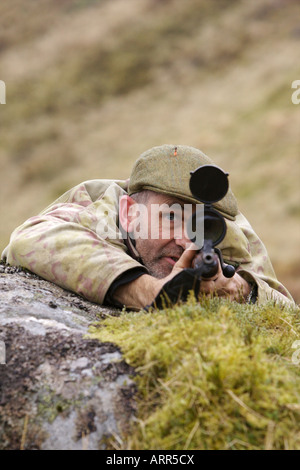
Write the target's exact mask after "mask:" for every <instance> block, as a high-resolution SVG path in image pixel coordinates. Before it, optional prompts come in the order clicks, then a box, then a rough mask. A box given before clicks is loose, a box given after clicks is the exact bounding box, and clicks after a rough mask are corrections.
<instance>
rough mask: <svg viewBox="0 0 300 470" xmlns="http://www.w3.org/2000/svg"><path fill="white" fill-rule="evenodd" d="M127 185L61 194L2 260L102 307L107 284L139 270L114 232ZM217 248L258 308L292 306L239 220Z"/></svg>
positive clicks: (15, 238)
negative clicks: (253, 292)
mask: <svg viewBox="0 0 300 470" xmlns="http://www.w3.org/2000/svg"><path fill="white" fill-rule="evenodd" d="M127 190H128V180H126V181H118V180H91V181H86V182H84V183H81V184H79V185H78V186H76V187H74V188H73V189H71V190H69V191H68V192H66V193H65V194H63V195H62V196H61V197H60V198H59V199H57V200H56V201H55V202H54V203H53V204H51V205H50V206H49V207H48V208H47V209H45V210H44V211H43V212H41V213H40V214H39V215H38V216H36V217H31V218H30V219H28V220H27V221H26V222H25V223H24V224H23V225H21V226H20V227H18V228H17V229H16V230H15V231H14V232H13V233H12V235H11V239H10V243H9V245H8V246H7V247H6V248H5V250H4V252H3V253H2V258H3V259H4V260H5V261H6V262H8V263H9V264H11V265H16V266H23V267H25V268H27V269H29V270H30V271H32V272H34V273H36V274H38V275H39V276H41V277H43V278H44V279H47V280H49V281H51V282H54V283H56V284H58V285H59V286H61V287H63V288H65V289H68V290H71V291H73V292H76V293H78V294H81V295H82V296H84V297H85V298H87V299H89V300H91V301H93V302H96V303H99V304H102V303H103V301H104V298H105V295H106V293H107V291H108V289H109V287H110V286H111V284H112V283H113V282H114V281H115V280H116V279H117V278H118V277H119V276H120V275H121V274H123V273H124V272H126V271H128V270H130V269H132V268H135V267H141V264H140V263H139V262H138V261H137V260H135V259H133V258H132V257H131V256H130V254H129V252H128V249H127V247H126V244H125V243H124V240H123V239H122V237H121V235H120V238H117V239H116V236H115V234H116V232H118V228H117V223H118V206H119V198H120V197H121V196H122V195H124V194H127ZM226 223H227V229H228V230H227V234H226V237H225V239H224V240H223V242H222V243H221V244H220V245H219V248H220V249H221V250H222V253H223V257H224V260H225V262H226V261H227V262H231V263H237V264H239V270H238V272H239V274H240V275H241V276H242V277H244V278H245V279H247V280H249V281H251V282H254V283H256V284H257V286H258V298H257V302H258V303H260V304H261V303H265V302H266V301H268V300H274V301H275V302H277V303H278V302H279V303H284V304H288V305H294V302H293V300H292V297H291V296H290V294H289V293H288V291H287V290H286V289H285V287H284V286H283V285H282V284H280V283H279V282H278V280H277V279H276V275H275V273H274V271H273V268H272V265H271V262H270V259H269V257H268V254H267V251H266V249H265V247H264V245H263V243H262V242H261V240H260V239H259V238H258V237H257V235H256V234H255V232H254V231H253V229H252V228H251V226H250V224H249V223H248V221H247V220H246V219H245V217H244V216H243V215H242V214H240V213H238V215H237V216H236V219H235V220H230V219H229V218H228V219H226Z"/></svg>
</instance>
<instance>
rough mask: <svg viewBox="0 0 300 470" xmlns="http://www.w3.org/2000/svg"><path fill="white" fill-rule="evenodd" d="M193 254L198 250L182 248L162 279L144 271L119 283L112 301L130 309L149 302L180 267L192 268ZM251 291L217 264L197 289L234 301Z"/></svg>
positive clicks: (240, 299)
mask: <svg viewBox="0 0 300 470" xmlns="http://www.w3.org/2000/svg"><path fill="white" fill-rule="evenodd" d="M196 253H197V250H192V249H187V250H185V251H184V252H183V253H182V255H181V257H180V258H179V260H178V261H177V262H176V263H175V264H174V266H173V269H172V271H171V273H170V274H169V275H168V276H166V277H164V278H162V279H156V278H155V277H153V276H150V275H148V274H144V275H142V276H140V277H139V278H137V279H135V280H134V281H132V282H129V283H128V284H125V285H123V286H120V287H119V288H118V289H117V290H116V292H115V294H114V298H115V300H117V301H118V302H120V303H121V304H122V305H126V306H127V307H128V308H131V309H133V310H135V309H141V308H144V307H146V306H147V305H151V304H152V302H153V301H154V299H155V298H156V296H157V295H158V293H159V292H160V291H161V289H162V288H163V286H164V285H165V284H166V283H167V282H168V281H170V280H171V279H173V278H174V277H175V276H176V275H177V274H179V273H180V272H181V271H182V270H183V269H186V268H191V266H192V261H193V258H194V256H195V255H196ZM250 290H251V288H250V285H249V284H248V282H247V281H245V280H244V279H243V278H242V277H241V276H239V274H238V273H235V275H234V276H233V277H232V278H229V279H228V278H226V277H224V275H223V272H222V269H221V266H220V263H219V270H218V272H217V274H216V275H215V276H214V277H213V278H211V279H201V284H200V292H203V293H206V294H209V293H212V294H216V295H218V296H219V297H226V298H229V299H230V300H236V301H237V302H243V301H245V299H246V298H247V296H248V295H249V293H250Z"/></svg>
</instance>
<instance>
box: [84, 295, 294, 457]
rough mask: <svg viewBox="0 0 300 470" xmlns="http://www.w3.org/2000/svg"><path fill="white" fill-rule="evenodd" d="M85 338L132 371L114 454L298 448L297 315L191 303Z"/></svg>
mask: <svg viewBox="0 0 300 470" xmlns="http://www.w3.org/2000/svg"><path fill="white" fill-rule="evenodd" d="M91 334H92V336H93V337H96V338H99V339H100V340H101V341H112V342H114V343H117V344H118V345H119V346H120V347H121V349H122V351H123V353H124V355H125V358H126V360H127V362H129V363H130V364H131V365H132V366H133V367H135V368H136V370H137V372H138V376H137V378H136V381H137V384H138V390H139V408H138V415H137V421H136V422H134V423H132V430H131V433H130V434H128V435H126V436H123V442H122V445H121V448H123V449H168V450H171V449H177V450H178V449H193V450H195V449H297V448H298V449H299V447H300V420H299V413H300V401H299V400H300V365H296V364H293V362H292V356H293V353H294V352H295V349H293V347H292V346H293V343H294V341H295V340H297V339H299V336H300V317H299V311H296V310H295V311H293V310H286V309H283V308H280V307H276V306H274V305H272V304H269V305H266V306H263V307H258V306H255V305H240V304H237V303H235V302H228V301H224V300H219V299H203V300H202V301H201V304H197V303H196V302H195V299H194V298H190V300H189V302H188V303H187V304H182V305H178V306H176V307H174V308H167V309H165V310H163V311H153V312H150V313H146V312H144V311H140V312H129V313H126V312H122V314H121V315H120V317H117V318H116V317H111V318H108V319H106V320H104V321H103V322H101V323H99V324H97V325H95V326H94V327H93V328H92V331H91ZM111 445H112V446H113V447H114V446H115V447H117V448H119V447H120V443H116V442H112V443H111Z"/></svg>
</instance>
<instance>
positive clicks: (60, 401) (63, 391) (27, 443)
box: [0, 263, 136, 450]
mask: <svg viewBox="0 0 300 470" xmlns="http://www.w3.org/2000/svg"><path fill="white" fill-rule="evenodd" d="M21 273H23V274H25V275H20V274H21ZM118 314H119V312H118V311H117V310H112V309H107V308H104V307H102V306H99V305H96V304H93V303H91V302H88V301H86V300H84V299H82V298H81V297H79V296H77V295H75V294H73V293H71V292H68V291H65V290H63V289H61V288H59V287H58V286H56V285H54V284H52V283H50V282H47V281H44V280H42V279H40V278H38V277H37V276H35V275H33V274H31V273H28V272H25V273H24V272H23V270H20V268H12V267H9V266H5V265H3V263H1V264H0V344H2V345H5V349H3V351H4V350H5V354H6V357H5V361H4V362H5V363H4V364H1V361H0V449H1V450H2V449H49V450H50V449H66V450H81V449H82V450H85V449H91V450H92V449H106V448H107V447H108V446H109V445H110V442H111V441H112V440H115V439H120V438H121V437H120V436H121V435H122V433H123V432H124V431H125V432H126V430H127V429H128V425H129V423H130V422H131V421H132V419H134V416H135V408H136V406H135V393H136V387H135V384H134V382H133V380H132V378H133V376H134V375H135V371H134V369H132V368H131V367H130V366H129V365H128V364H127V363H126V362H125V361H124V360H123V358H122V354H121V352H120V350H119V348H118V347H117V346H116V345H115V344H112V343H107V342H106V343H101V342H100V341H98V340H94V339H90V338H88V336H87V332H88V328H89V325H90V324H91V323H93V322H95V321H97V320H98V321H99V320H100V319H101V318H105V317H106V316H107V315H118Z"/></svg>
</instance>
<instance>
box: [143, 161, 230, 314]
mask: <svg viewBox="0 0 300 470" xmlns="http://www.w3.org/2000/svg"><path fill="white" fill-rule="evenodd" d="M228 188H229V183H228V173H225V172H224V171H223V170H222V169H221V168H219V167H217V166H215V165H203V166H200V167H199V168H197V169H196V170H195V171H193V172H191V177H190V190H191V193H192V194H193V196H194V198H195V199H197V200H199V201H200V202H201V203H202V204H204V208H203V211H201V212H198V211H197V210H196V212H195V213H194V214H193V215H192V216H191V218H190V220H189V221H188V224H187V235H188V237H189V239H190V240H191V242H193V243H194V244H196V246H198V247H199V251H198V253H197V254H196V256H195V257H194V260H193V262H192V268H188V269H183V270H182V272H181V273H179V274H177V275H176V276H175V277H174V278H173V279H171V280H170V281H168V282H167V283H166V284H165V285H164V286H163V288H162V290H161V291H160V292H159V294H158V295H157V296H156V298H155V300H154V302H153V303H152V304H151V305H150V306H149V307H155V308H164V307H165V306H168V305H169V304H174V303H176V302H178V301H179V300H183V301H185V300H187V297H188V295H189V292H190V290H193V291H194V292H195V295H196V296H197V295H198V293H199V291H200V284H201V279H209V278H211V277H213V276H215V275H216V274H217V272H218V268H219V261H220V265H221V269H222V271H223V274H224V276H225V277H227V278H230V277H232V276H234V274H235V268H234V266H231V265H229V264H227V265H226V264H225V263H224V261H223V257H222V253H221V250H220V249H219V248H216V245H218V244H219V243H221V241H222V240H223V239H224V237H225V235H226V231H227V227H226V222H225V219H224V217H223V216H222V215H221V214H220V212H218V211H217V210H216V209H214V207H212V205H213V204H214V203H215V202H218V201H220V200H221V199H223V198H224V197H225V195H226V194H227V192H228ZM198 228H200V230H199V231H198ZM197 231H198V233H197ZM199 232H200V233H199ZM149 307H146V310H148V309H149Z"/></svg>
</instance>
